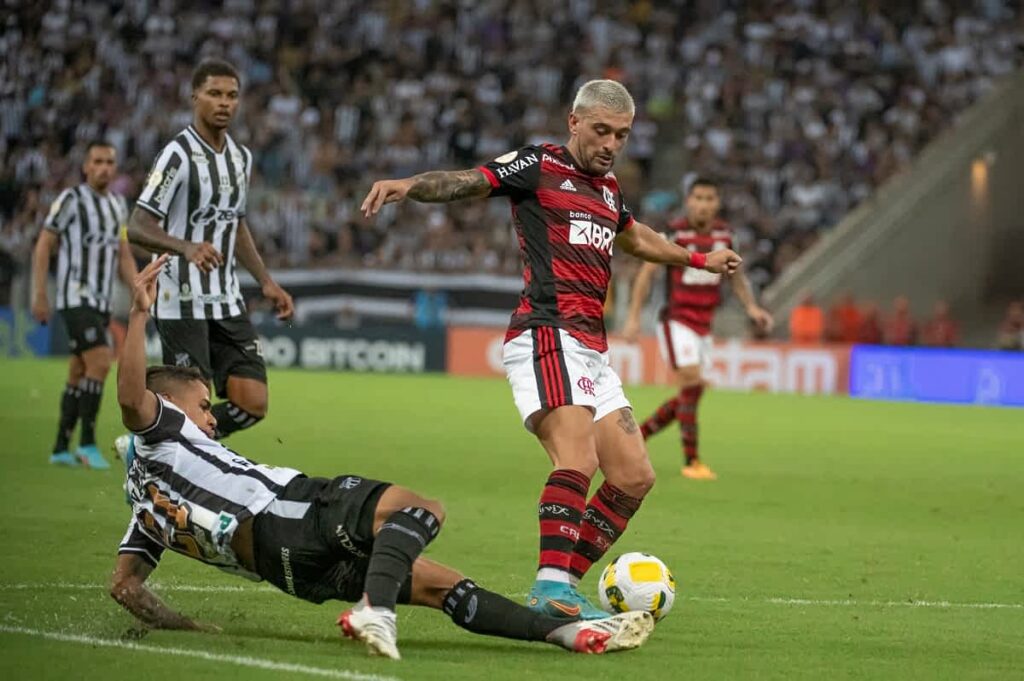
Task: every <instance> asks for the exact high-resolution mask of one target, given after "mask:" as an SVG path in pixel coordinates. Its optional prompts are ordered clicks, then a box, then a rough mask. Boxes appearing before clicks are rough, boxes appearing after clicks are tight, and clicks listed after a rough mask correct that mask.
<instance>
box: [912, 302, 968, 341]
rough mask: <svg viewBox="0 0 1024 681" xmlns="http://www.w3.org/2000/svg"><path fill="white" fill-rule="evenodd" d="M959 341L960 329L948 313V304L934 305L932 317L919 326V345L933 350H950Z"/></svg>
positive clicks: (939, 303) (937, 303)
mask: <svg viewBox="0 0 1024 681" xmlns="http://www.w3.org/2000/svg"><path fill="white" fill-rule="evenodd" d="M959 340H960V327H959V325H957V323H956V321H954V320H953V317H952V315H950V312H949V303H947V302H946V301H944V300H940V301H938V302H936V303H935V309H934V310H933V311H932V316H931V317H929V318H928V319H926V320H925V322H924V323H923V324H922V325H921V344H922V345H928V346H931V347H935V348H952V347H954V346H956V344H957V343H958V342H959Z"/></svg>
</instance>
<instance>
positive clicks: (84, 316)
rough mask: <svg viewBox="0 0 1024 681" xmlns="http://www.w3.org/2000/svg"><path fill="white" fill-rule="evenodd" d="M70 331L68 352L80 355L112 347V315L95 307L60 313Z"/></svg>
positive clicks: (73, 309) (71, 309)
mask: <svg viewBox="0 0 1024 681" xmlns="http://www.w3.org/2000/svg"><path fill="white" fill-rule="evenodd" d="M60 316H61V317H62V318H63V319H64V325H65V326H66V327H67V329H68V351H69V352H71V354H73V355H80V354H82V353H83V352H85V351H86V350H92V349H93V348H98V347H100V346H101V345H103V346H106V347H111V346H112V345H113V343H112V342H111V340H110V331H109V330H108V328H107V327H108V325H109V324H110V313H109V312H100V311H99V310H97V309H96V308H93V307H72V308H68V309H66V310H61V311H60Z"/></svg>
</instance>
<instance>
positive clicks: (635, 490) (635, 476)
mask: <svg viewBox="0 0 1024 681" xmlns="http://www.w3.org/2000/svg"><path fill="white" fill-rule="evenodd" d="M656 477H657V476H656V475H655V473H654V467H653V466H651V464H650V462H649V461H645V462H644V463H643V465H637V466H634V467H633V468H631V469H630V470H628V471H625V472H624V473H623V474H622V475H621V476H620V477H619V480H617V481H616V482H615V483H614V484H615V486H616V487H618V488H619V489H621V490H622V491H623V492H625V493H626V494H628V495H629V496H631V497H636V498H637V499H642V498H644V497H645V496H647V493H648V492H650V491H651V489H652V488H653V487H654V482H655V479H656Z"/></svg>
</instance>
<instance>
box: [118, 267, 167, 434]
mask: <svg viewBox="0 0 1024 681" xmlns="http://www.w3.org/2000/svg"><path fill="white" fill-rule="evenodd" d="M168 257H169V256H168V255H167V254H166V253H165V254H164V255H161V256H160V257H159V258H157V259H156V260H154V261H153V262H151V263H149V264H148V265H146V267H145V268H144V269H143V270H142V271H141V272H139V273H138V275H136V277H135V282H134V285H133V286H132V309H131V311H130V312H129V313H128V333H127V334H126V335H125V339H124V348H123V349H122V351H121V360H120V361H119V362H118V363H117V401H118V404H120V405H121V421H122V422H123V423H124V425H125V427H126V428H128V430H144V429H146V428H148V427H149V426H151V425H153V422H154V421H156V417H157V414H158V412H159V407H160V405H159V404H157V400H156V395H154V394H153V393H151V392H150V391H149V390H147V389H146V322H147V321H148V320H149V307H150V305H152V304H153V301H154V299H155V298H156V279H157V277H158V276H160V268H162V267H163V266H164V263H166V262H167V258H168Z"/></svg>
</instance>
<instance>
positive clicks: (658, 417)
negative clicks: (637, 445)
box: [640, 395, 681, 440]
mask: <svg viewBox="0 0 1024 681" xmlns="http://www.w3.org/2000/svg"><path fill="white" fill-rule="evenodd" d="M680 400H681V396H680V395H673V396H672V398H671V399H670V400H667V401H666V402H665V403H664V404H662V405H661V406H660V407H658V409H657V411H655V412H654V413H653V414H651V417H650V418H649V419H647V420H646V421H644V422H643V423H642V424H641V425H640V434H641V435H643V436H644V439H645V440H646V439H647V438H649V437H650V436H652V435H654V434H656V433H658V432H659V431H660V430H661V429H662V428H664V427H665V426H667V425H668V424H670V423H672V422H673V421H675V420H676V410H677V409H678V408H679V402H680Z"/></svg>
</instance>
